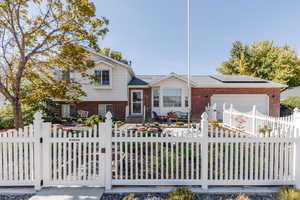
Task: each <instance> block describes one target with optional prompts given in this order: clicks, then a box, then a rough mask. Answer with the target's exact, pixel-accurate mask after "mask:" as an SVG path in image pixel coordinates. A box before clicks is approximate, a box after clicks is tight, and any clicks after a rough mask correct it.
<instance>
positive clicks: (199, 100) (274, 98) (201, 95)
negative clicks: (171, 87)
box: [60, 88, 280, 120]
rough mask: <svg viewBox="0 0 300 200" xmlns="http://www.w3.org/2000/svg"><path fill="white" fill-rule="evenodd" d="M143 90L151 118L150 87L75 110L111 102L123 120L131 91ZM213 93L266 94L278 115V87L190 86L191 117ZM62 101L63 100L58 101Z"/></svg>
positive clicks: (95, 111)
mask: <svg viewBox="0 0 300 200" xmlns="http://www.w3.org/2000/svg"><path fill="white" fill-rule="evenodd" d="M132 90H142V91H143V103H144V105H145V106H146V118H148V119H149V118H151V110H152V97H151V95H152V94H151V93H152V90H151V88H129V89H128V99H129V102H127V101H83V102H80V103H78V104H77V105H76V109H77V110H86V111H89V115H93V114H98V104H112V107H113V111H112V114H113V117H114V118H115V119H119V120H124V119H125V110H126V105H127V103H128V105H129V115H130V114H131V91H132ZM214 94H266V95H268V96H269V111H270V113H269V114H270V115H271V116H279V115H280V88H192V92H191V95H192V96H191V101H192V119H200V115H201V113H203V112H204V110H205V106H206V105H207V104H208V103H210V100H211V97H212V95H214ZM60 103H63V102H60Z"/></svg>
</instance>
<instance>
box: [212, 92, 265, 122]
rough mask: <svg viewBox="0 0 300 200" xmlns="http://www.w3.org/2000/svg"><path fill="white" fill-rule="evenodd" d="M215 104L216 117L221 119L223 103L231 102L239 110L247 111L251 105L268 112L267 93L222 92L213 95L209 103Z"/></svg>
mask: <svg viewBox="0 0 300 200" xmlns="http://www.w3.org/2000/svg"><path fill="white" fill-rule="evenodd" d="M214 103H216V104H217V118H218V119H222V114H223V113H222V110H223V104H224V103H226V104H227V106H229V105H230V104H233V106H234V108H235V109H236V110H238V111H241V112H249V111H251V110H252V107H253V105H256V108H257V110H258V111H259V112H261V113H263V114H269V97H268V95H247V94H234V95H233V94H222V95H213V96H212V97H211V104H212V105H213V104H214Z"/></svg>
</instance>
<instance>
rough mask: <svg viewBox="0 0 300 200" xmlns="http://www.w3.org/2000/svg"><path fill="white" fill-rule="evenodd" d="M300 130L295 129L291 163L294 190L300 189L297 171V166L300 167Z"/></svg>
mask: <svg viewBox="0 0 300 200" xmlns="http://www.w3.org/2000/svg"><path fill="white" fill-rule="evenodd" d="M299 134H300V129H299V128H295V135H294V137H296V138H295V139H296V140H295V149H294V151H295V153H294V163H293V165H294V166H293V169H294V176H295V188H296V189H298V190H299V189H300V170H299V169H298V166H300V135H299Z"/></svg>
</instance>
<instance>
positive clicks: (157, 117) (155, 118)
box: [152, 111, 166, 122]
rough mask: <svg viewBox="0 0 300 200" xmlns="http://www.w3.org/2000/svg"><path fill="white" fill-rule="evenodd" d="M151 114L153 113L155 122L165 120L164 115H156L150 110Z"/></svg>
mask: <svg viewBox="0 0 300 200" xmlns="http://www.w3.org/2000/svg"><path fill="white" fill-rule="evenodd" d="M152 114H153V121H156V122H165V121H166V117H165V116H162V115H158V114H157V113H156V112H155V111H152Z"/></svg>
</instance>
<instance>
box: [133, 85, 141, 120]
mask: <svg viewBox="0 0 300 200" xmlns="http://www.w3.org/2000/svg"><path fill="white" fill-rule="evenodd" d="M131 114H132V115H142V114H143V90H132V91H131Z"/></svg>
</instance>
